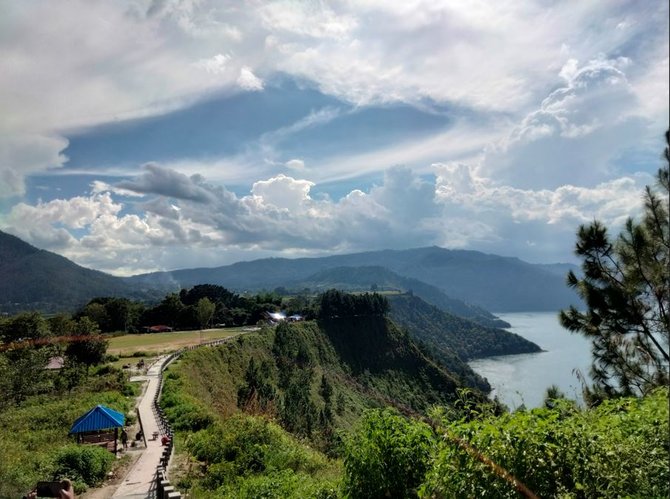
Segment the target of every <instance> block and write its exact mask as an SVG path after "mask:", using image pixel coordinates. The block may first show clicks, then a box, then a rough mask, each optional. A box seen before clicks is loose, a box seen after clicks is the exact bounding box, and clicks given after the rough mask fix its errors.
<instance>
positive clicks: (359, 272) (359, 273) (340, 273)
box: [293, 266, 509, 327]
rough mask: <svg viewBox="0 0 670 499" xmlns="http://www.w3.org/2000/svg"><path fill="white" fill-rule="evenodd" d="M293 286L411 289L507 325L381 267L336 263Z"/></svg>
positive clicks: (470, 315) (482, 320)
mask: <svg viewBox="0 0 670 499" xmlns="http://www.w3.org/2000/svg"><path fill="white" fill-rule="evenodd" d="M293 287H294V288H298V289H304V288H310V289H314V290H318V291H323V290H328V289H338V290H342V291H347V292H349V293H354V292H360V291H373V292H375V293H379V294H383V295H387V296H388V295H393V294H403V293H411V294H414V295H415V296H418V297H419V298H421V299H422V300H425V301H426V302H427V303H430V304H431V305H434V306H436V307H438V308H439V309H441V310H443V311H445V312H447V313H449V314H453V315H457V316H459V317H463V318H465V319H469V320H471V321H474V322H477V323H478V324H481V325H483V326H487V327H508V326H509V324H508V323H506V322H505V321H502V320H500V319H497V318H496V317H495V316H494V315H493V314H491V313H490V312H488V311H486V310H484V309H483V308H480V307H477V306H474V305H469V304H467V303H465V302H463V301H461V300H456V299H454V298H451V297H449V296H447V295H446V294H444V293H443V292H442V291H440V290H439V289H438V288H436V287H435V286H431V285H430V284H426V283H425V282H421V281H419V280H417V279H411V278H409V277H403V276H401V275H399V274H396V273H395V272H392V271H390V270H388V269H386V268H384V267H379V266H361V267H336V268H333V269H328V270H323V271H321V272H318V273H316V274H314V275H312V276H310V277H308V278H307V279H305V280H304V281H301V282H300V283H299V284H298V285H294V286H293Z"/></svg>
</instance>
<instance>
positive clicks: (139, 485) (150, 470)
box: [112, 355, 167, 499]
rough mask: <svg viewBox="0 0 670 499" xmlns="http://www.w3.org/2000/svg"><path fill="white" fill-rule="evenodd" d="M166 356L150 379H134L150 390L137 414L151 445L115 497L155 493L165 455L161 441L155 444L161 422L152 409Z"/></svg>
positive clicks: (137, 497)
mask: <svg viewBox="0 0 670 499" xmlns="http://www.w3.org/2000/svg"><path fill="white" fill-rule="evenodd" d="M165 357H167V355H166V356H163V357H159V358H158V360H156V362H154V363H153V364H152V365H151V367H149V370H148V371H147V374H146V376H137V377H134V378H132V379H133V381H141V380H147V381H148V383H147V387H146V390H145V391H144V395H143V396H142V400H140V403H139V405H138V406H137V411H138V413H139V415H140V418H141V419H142V426H143V429H144V436H145V438H146V441H147V448H146V449H145V450H144V452H142V455H141V456H140V458H139V459H138V460H137V462H136V463H135V466H133V467H132V469H131V470H130V471H129V472H128V474H127V475H126V479H125V480H124V481H123V483H122V484H121V485H119V488H118V489H116V492H115V493H114V495H113V496H112V497H114V498H118V499H121V498H125V499H146V498H148V497H151V495H150V494H151V492H150V491H151V489H152V486H153V483H154V478H155V476H156V467H157V466H158V465H159V463H160V459H161V454H162V453H163V446H162V445H161V442H160V437H159V438H157V439H156V440H151V435H152V433H153V432H155V431H158V422H157V421H156V416H155V415H154V411H153V408H152V405H153V401H154V396H155V395H156V393H157V392H158V388H159V383H160V372H161V365H162V364H163V361H164V360H165Z"/></svg>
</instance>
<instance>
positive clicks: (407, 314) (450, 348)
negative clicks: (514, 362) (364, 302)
mask: <svg viewBox="0 0 670 499" xmlns="http://www.w3.org/2000/svg"><path fill="white" fill-rule="evenodd" d="M388 300H389V302H390V304H391V311H390V317H391V318H392V319H393V320H394V321H395V322H397V323H398V324H400V325H402V326H403V327H405V328H407V330H408V331H409V333H410V335H412V337H413V338H416V339H418V340H420V341H422V342H423V343H425V344H426V345H428V346H429V347H430V348H431V349H433V350H434V351H435V353H436V356H437V358H439V359H440V360H441V361H442V362H443V363H445V364H446V365H454V362H453V354H454V352H455V353H456V355H457V356H458V357H459V358H460V359H462V360H463V361H467V360H471V359H476V358H480V357H491V356H494V355H510V354H518V353H533V352H540V351H541V349H540V347H539V346H537V345H536V344H535V343H533V342H531V341H528V340H526V339H524V338H522V337H521V336H519V335H517V334H514V333H510V332H509V331H505V330H504V329H498V328H490V327H485V326H482V325H480V324H477V323H475V322H472V321H469V320H466V319H462V318H460V317H456V316H454V315H451V314H448V313H445V312H444V311H442V310H440V309H439V308H437V307H435V306H433V305H430V304H428V303H426V302H425V301H423V300H421V299H420V298H418V297H416V296H413V295H411V294H402V295H390V296H388Z"/></svg>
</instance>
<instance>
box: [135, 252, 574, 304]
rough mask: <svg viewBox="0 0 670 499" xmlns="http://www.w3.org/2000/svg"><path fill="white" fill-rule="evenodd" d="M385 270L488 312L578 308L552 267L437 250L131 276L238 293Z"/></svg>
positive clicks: (174, 286) (273, 260)
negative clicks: (352, 270) (331, 274)
mask: <svg viewBox="0 0 670 499" xmlns="http://www.w3.org/2000/svg"><path fill="white" fill-rule="evenodd" d="M368 266H377V267H384V268H386V269H388V270H391V271H393V272H395V273H397V274H399V275H401V276H403V277H407V278H412V279H417V280H419V281H422V282H424V283H426V284H430V285H432V286H435V287H436V288H438V289H439V290H440V291H442V292H444V293H446V294H447V295H448V296H450V297H451V298H455V299H458V300H461V301H464V302H466V303H469V304H473V305H477V306H479V307H483V308H485V309H487V310H491V311H493V312H521V311H555V310H559V309H561V308H565V307H567V306H568V305H570V304H578V303H579V298H578V296H577V295H576V294H575V293H574V292H573V290H571V289H570V288H568V287H567V286H566V285H565V278H564V277H563V276H561V275H559V274H558V273H557V270H556V268H550V269H547V268H545V267H544V266H543V265H537V264H531V263H528V262H524V261H522V260H519V259H518V258H512V257H503V256H499V255H490V254H485V253H481V252H478V251H466V250H448V249H444V248H439V247H435V246H432V247H428V248H417V249H408V250H383V251H369V252H365V253H353V254H348V255H335V256H328V257H321V258H296V259H287V258H266V259H261V260H254V261H249V262H238V263H235V264H232V265H227V266H223V267H215V268H195V269H183V270H174V271H171V272H157V273H153V274H143V275H139V276H134V277H132V278H130V279H131V281H132V282H134V283H136V284H138V285H141V286H148V287H151V286H159V285H161V286H164V287H165V288H164V289H172V290H175V289H178V288H179V287H190V286H194V285H195V284H202V283H211V284H219V285H221V286H225V287H226V288H229V289H234V290H237V291H254V290H260V289H274V288H276V287H278V286H285V285H286V283H287V282H297V281H301V280H305V279H308V278H309V277H310V276H312V275H313V274H316V273H318V272H322V271H324V270H328V269H333V268H337V267H368Z"/></svg>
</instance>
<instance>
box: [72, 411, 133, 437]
mask: <svg viewBox="0 0 670 499" xmlns="http://www.w3.org/2000/svg"><path fill="white" fill-rule="evenodd" d="M125 422H126V417H125V416H124V415H123V414H121V413H120V412H118V411H115V410H114V409H110V408H109V407H106V406H104V405H96V406H95V407H94V408H93V409H91V410H90V411H88V412H87V413H86V414H84V415H83V416H81V417H80V418H78V419H77V420H76V421H75V422H74V424H73V425H72V428H70V433H85V432H89V431H99V430H108V429H110V428H123V425H124V424H125Z"/></svg>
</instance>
